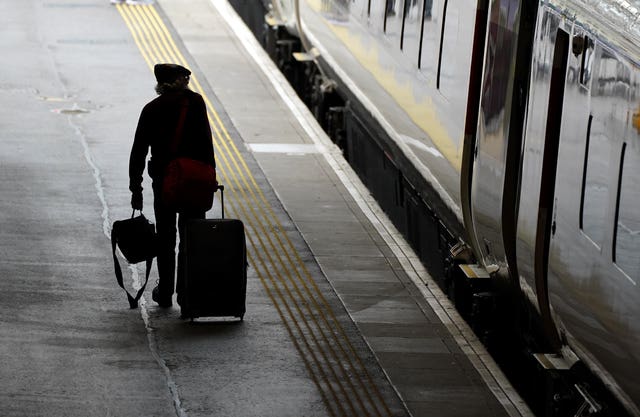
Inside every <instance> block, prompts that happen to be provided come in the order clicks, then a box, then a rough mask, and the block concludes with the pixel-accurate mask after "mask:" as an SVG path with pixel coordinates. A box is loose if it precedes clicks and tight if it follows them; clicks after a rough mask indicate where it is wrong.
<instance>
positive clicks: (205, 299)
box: [180, 186, 247, 320]
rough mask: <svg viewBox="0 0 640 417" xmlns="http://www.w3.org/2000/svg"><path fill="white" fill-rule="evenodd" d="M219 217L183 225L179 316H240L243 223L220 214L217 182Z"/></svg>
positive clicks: (242, 306) (243, 296)
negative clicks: (183, 244)
mask: <svg viewBox="0 0 640 417" xmlns="http://www.w3.org/2000/svg"><path fill="white" fill-rule="evenodd" d="M218 189H219V190H220V195H221V198H220V202H221V205H222V218H221V219H194V220H189V221H188V222H187V224H186V226H185V239H186V242H185V253H186V262H185V279H184V289H183V291H184V296H183V297H181V298H182V303H181V306H180V307H181V310H182V317H183V318H190V319H192V320H193V319H194V318H197V317H222V316H231V317H238V318H239V319H240V320H242V319H243V317H244V313H245V309H246V307H245V299H246V289H247V249H246V242H245V233H244V225H243V223H242V221H240V220H238V219H225V218H224V187H223V186H219V188H218Z"/></svg>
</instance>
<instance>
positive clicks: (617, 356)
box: [517, 7, 640, 408]
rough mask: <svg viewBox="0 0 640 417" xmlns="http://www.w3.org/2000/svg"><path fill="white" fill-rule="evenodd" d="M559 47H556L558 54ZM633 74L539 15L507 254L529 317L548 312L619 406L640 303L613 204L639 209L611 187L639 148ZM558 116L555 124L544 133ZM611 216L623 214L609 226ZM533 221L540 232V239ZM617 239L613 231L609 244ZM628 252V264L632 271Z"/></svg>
mask: <svg viewBox="0 0 640 417" xmlns="http://www.w3.org/2000/svg"><path fill="white" fill-rule="evenodd" d="M561 43H564V44H565V45H564V47H560V48H559V47H558V45H559V44H561ZM559 51H561V53H562V54H563V55H566V57H565V58H566V63H565V64H564V65H560V66H558V59H557V57H556V55H557V54H558V52H559ZM554 65H555V66H554ZM613 69H615V70H613ZM554 74H559V75H561V76H562V77H563V78H564V81H563V83H562V85H561V86H560V87H559V86H558V85H555V86H554V84H553V81H552V79H553V77H554ZM625 74H626V75H625ZM631 74H638V68H637V67H636V68H632V64H631V63H630V62H629V61H628V59H625V58H624V57H623V56H621V55H619V54H618V53H616V52H615V51H614V50H612V49H610V48H609V47H608V46H607V45H606V44H603V43H602V41H601V40H600V39H599V38H597V37H596V36H594V34H593V33H592V32H590V31H588V30H585V28H584V27H582V26H580V25H579V24H576V23H575V21H573V20H572V19H567V17H566V16H564V15H563V14H562V13H560V12H559V11H557V8H554V7H543V8H542V9H541V11H540V13H539V17H538V30H537V36H536V41H535V45H534V54H533V65H532V77H531V86H530V87H531V88H530V94H529V104H528V109H527V128H526V132H525V143H524V152H523V162H522V165H523V170H522V180H521V195H520V204H519V218H518V246H517V253H518V268H519V271H520V275H521V277H522V278H523V279H524V280H525V281H526V282H527V283H528V284H529V285H530V286H531V288H533V289H534V291H535V292H536V297H537V302H538V308H539V309H540V310H542V309H544V308H545V305H544V304H545V303H546V304H548V306H547V308H552V309H553V317H548V319H552V320H553V323H554V325H555V326H556V327H558V328H559V330H560V332H561V334H562V335H563V336H564V338H565V339H567V340H570V345H571V346H572V348H573V349H574V350H576V351H578V352H580V357H581V358H582V359H584V360H586V361H588V363H589V364H590V366H591V367H592V368H594V369H596V371H597V372H598V373H600V374H601V375H603V376H604V377H605V379H606V380H607V381H609V383H610V385H611V388H612V389H613V390H614V391H617V393H618V394H619V395H620V396H622V397H626V399H627V400H628V403H629V404H632V403H634V402H637V401H638V400H637V399H638V398H640V391H639V389H640V386H639V385H638V383H637V373H638V370H639V369H640V362H639V354H640V350H639V349H638V347H639V346H640V339H639V338H638V335H639V334H640V315H639V313H640V309H639V306H640V304H639V303H638V301H639V300H640V292H639V291H638V287H637V283H636V280H637V279H633V278H631V277H632V276H634V275H635V276H636V277H638V269H637V259H638V254H639V252H638V250H639V249H640V244H639V243H638V241H633V239H635V238H631V235H633V233H634V232H633V231H632V230H634V231H638V230H640V229H639V228H638V226H637V224H638V216H640V212H639V211H638V210H636V211H635V213H636V214H634V215H631V214H630V213H631V210H630V209H628V208H625V207H624V206H623V205H620V207H618V199H619V198H620V197H622V198H623V199H625V200H626V204H635V206H636V207H638V203H640V200H638V195H639V193H638V191H637V188H636V189H635V190H634V189H632V188H633V187H632V186H631V185H630V184H631V181H629V180H627V186H628V188H627V189H625V188H623V187H620V186H619V184H621V181H622V182H624V179H622V180H621V175H620V173H621V172H623V171H624V170H622V169H621V163H622V162H623V161H622V150H623V148H627V149H628V147H634V145H633V143H634V142H635V144H636V145H635V148H636V149H637V143H638V136H637V131H635V132H634V129H632V124H631V120H629V118H628V117H627V115H628V114H630V113H632V110H633V107H634V100H633V99H631V97H637V96H638V94H637V93H632V92H631V91H630V89H633V88H635V89H637V88H638V85H637V81H636V82H635V87H634V86H633V84H634V83H633V82H631V79H635V80H637V75H634V76H633V77H631V76H630V75H631ZM559 100H561V102H559ZM636 100H637V99H636ZM557 114H560V115H561V117H560V119H561V124H559V125H558V126H556V127H553V121H552V119H553V118H554V115H557ZM634 136H635V137H634ZM556 141H557V143H555V142H556ZM625 143H627V145H624V144H625ZM554 146H555V147H557V154H556V155H555V156H553V157H552V158H551V159H545V158H546V156H547V152H545V150H547V149H548V148H550V147H551V148H552V147H554ZM625 154H626V158H625V159H627V161H626V164H625V166H626V167H627V173H626V175H623V177H627V178H629V177H630V176H634V175H635V178H638V177H637V174H638V169H639V168H638V165H637V150H635V151H631V152H630V153H628V152H625ZM630 154H634V156H631V157H629V155H630ZM554 159H555V161H554ZM553 165H555V167H554V168H553V169H555V170H556V173H555V175H553V182H554V184H553V186H552V187H543V186H542V181H543V179H544V171H545V170H549V169H551V168H549V167H550V166H553ZM636 184H637V182H636ZM545 193H551V196H550V197H548V199H552V201H551V204H546V205H544V204H542V203H541V201H542V197H541V196H542V195H544V194H545ZM619 196H620V197H619ZM632 201H633V202H634V203H632ZM551 208H553V210H552V211H551ZM619 211H622V212H624V213H625V215H624V216H623V217H624V220H621V221H618V223H619V224H621V225H620V226H616V216H617V215H616V213H617V212H619ZM543 217H545V218H544V219H543ZM541 222H548V224H549V226H550V227H549V228H548V230H547V229H545V227H544V225H541V224H540V223H541ZM620 222H621V223H620ZM617 229H620V230H623V232H622V234H621V235H620V237H619V238H617V237H616V230H617ZM620 240H623V241H624V242H625V243H623V244H622V245H621V246H620V247H618V248H617V251H618V252H621V255H619V257H620V259H623V261H622V263H623V264H625V265H624V266H623V267H622V268H624V269H626V270H627V274H625V273H624V272H622V271H621V266H620V265H616V264H615V262H614V261H613V256H614V250H616V249H615V242H616V241H620ZM545 251H548V253H546V254H545ZM633 251H635V258H634V259H635V261H631V260H630V259H631V258H632V257H633V255H631V252H633ZM630 406H631V407H632V408H634V407H636V408H637V406H633V405H630Z"/></svg>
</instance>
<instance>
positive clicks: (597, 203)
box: [581, 118, 611, 248]
mask: <svg viewBox="0 0 640 417" xmlns="http://www.w3.org/2000/svg"><path fill="white" fill-rule="evenodd" d="M587 146H588V149H587V155H586V158H585V162H586V166H585V167H584V171H583V172H584V178H583V182H584V191H583V201H582V202H581V205H582V207H583V209H582V222H581V224H582V230H583V232H584V233H585V234H586V235H587V236H589V238H590V239H591V240H592V241H593V242H594V243H595V244H596V246H598V247H599V248H600V247H601V246H602V242H603V240H604V233H605V215H606V213H607V206H608V204H609V188H608V182H607V180H608V178H609V175H608V173H609V156H610V155H611V141H610V139H609V138H608V137H607V135H606V134H605V126H604V123H602V122H601V121H599V120H598V119H597V118H596V119H593V123H592V125H591V129H590V137H589V140H588V141H587Z"/></svg>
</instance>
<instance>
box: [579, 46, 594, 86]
mask: <svg viewBox="0 0 640 417" xmlns="http://www.w3.org/2000/svg"><path fill="white" fill-rule="evenodd" d="M583 39H584V45H583V49H582V60H581V65H580V84H582V85H583V86H585V87H587V88H588V87H589V81H591V64H592V63H593V41H592V40H591V38H589V37H588V36H585V37H584V38H583Z"/></svg>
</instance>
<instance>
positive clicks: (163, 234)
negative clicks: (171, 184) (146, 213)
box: [153, 178, 206, 304]
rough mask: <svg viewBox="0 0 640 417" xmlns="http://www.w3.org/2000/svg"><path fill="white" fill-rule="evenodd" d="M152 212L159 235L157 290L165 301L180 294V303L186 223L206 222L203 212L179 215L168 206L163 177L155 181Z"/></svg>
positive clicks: (180, 213)
mask: <svg viewBox="0 0 640 417" xmlns="http://www.w3.org/2000/svg"><path fill="white" fill-rule="evenodd" d="M153 210H154V212H155V216H156V232H157V235H158V252H157V253H158V255H157V258H156V263H157V265H158V291H159V292H160V297H161V298H162V299H169V298H171V297H172V296H173V293H174V289H175V291H176V292H177V293H178V304H180V295H181V293H182V289H184V280H185V276H184V273H185V270H184V267H185V262H186V253H185V250H184V242H185V238H184V231H185V226H186V224H187V220H190V219H204V218H205V214H206V213H205V212H204V211H196V212H189V211H184V212H177V211H176V210H175V209H173V208H171V207H168V206H167V205H165V204H164V203H163V201H162V178H158V179H157V180H156V179H154V181H153ZM176 217H177V219H178V222H177V225H178V227H177V232H178V235H179V237H180V240H179V244H178V271H177V278H178V279H177V282H176V279H175V277H176Z"/></svg>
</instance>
